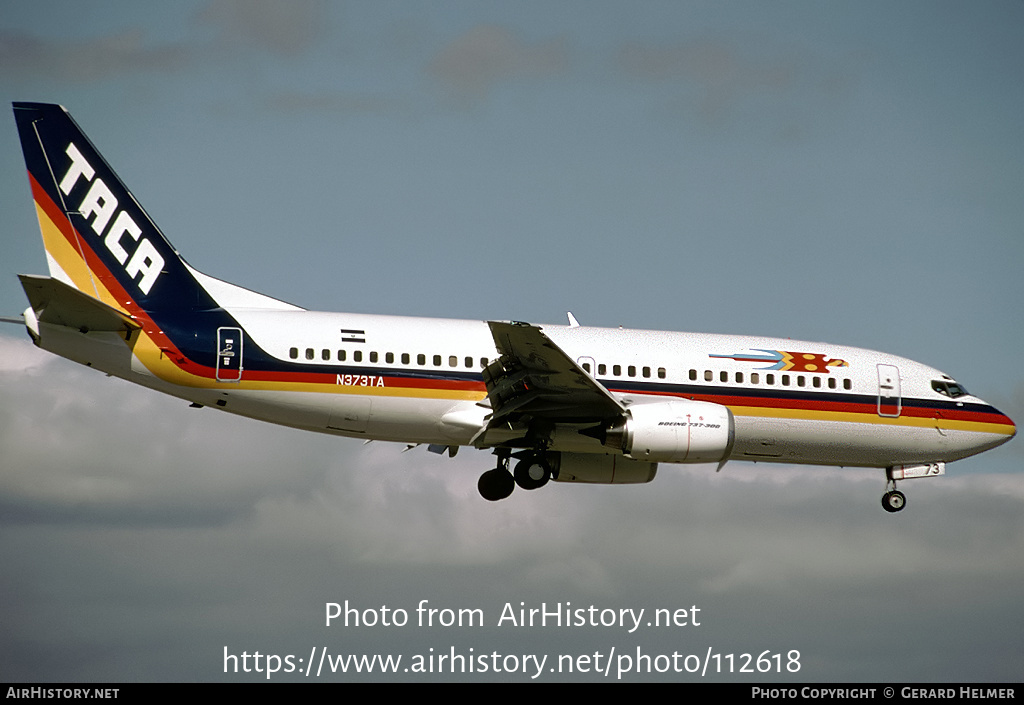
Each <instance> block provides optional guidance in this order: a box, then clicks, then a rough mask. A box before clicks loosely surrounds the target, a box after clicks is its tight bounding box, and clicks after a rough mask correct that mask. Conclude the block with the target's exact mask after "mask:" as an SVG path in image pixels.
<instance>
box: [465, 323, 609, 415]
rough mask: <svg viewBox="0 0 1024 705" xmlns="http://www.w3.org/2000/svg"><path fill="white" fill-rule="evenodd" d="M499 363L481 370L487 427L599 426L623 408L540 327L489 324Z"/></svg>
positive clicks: (496, 361)
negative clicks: (488, 415) (539, 424)
mask: <svg viewBox="0 0 1024 705" xmlns="http://www.w3.org/2000/svg"><path fill="white" fill-rule="evenodd" d="M487 325H488V326H490V328H491V335H492V336H493V337H494V343H495V345H496V346H497V348H498V352H499V353H501V357H499V358H498V359H497V360H495V361H494V362H492V363H491V364H490V365H488V366H487V367H486V368H485V369H484V373H483V376H484V383H485V384H486V386H487V397H488V400H489V401H490V404H491V410H492V411H493V414H492V416H491V419H490V422H489V424H488V426H489V427H490V428H494V427H495V426H496V425H498V424H506V423H507V424H508V425H509V426H511V427H516V426H522V425H524V424H525V425H527V426H528V425H529V424H531V423H533V422H534V421H541V422H547V423H551V424H554V423H601V422H605V421H608V420H611V419H618V418H619V417H621V416H622V415H623V414H625V413H626V409H625V407H624V406H623V405H622V404H621V402H619V401H618V400H617V399H616V398H615V397H614V396H612V394H611V393H610V392H609V391H608V390H607V389H605V388H604V387H603V386H602V385H601V384H599V383H598V382H597V380H595V379H594V378H593V377H592V376H590V374H588V373H587V371H586V370H584V369H583V368H581V367H580V366H579V365H578V364H576V362H575V361H574V360H573V359H572V358H570V357H569V356H568V355H566V354H565V352H563V351H562V349H561V348H559V347H558V346H557V345H556V344H555V343H554V342H552V340H551V339H550V338H549V337H548V336H546V335H545V334H544V331H542V330H541V328H540V326H534V325H530V324H528V323H518V322H511V323H507V322H498V321H488V322H487Z"/></svg>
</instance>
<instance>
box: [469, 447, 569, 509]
mask: <svg viewBox="0 0 1024 705" xmlns="http://www.w3.org/2000/svg"><path fill="white" fill-rule="evenodd" d="M494 453H495V455H497V456H498V467H496V468H494V469H493V470H488V471H487V472H485V473H484V474H483V475H481V476H480V480H479V481H478V482H477V483H476V487H477V489H478V490H479V491H480V496H482V497H483V498H484V499H486V500H488V501H489V502H497V501H498V500H499V499H505V498H506V497H508V496H509V495H510V494H512V490H514V489H515V486H516V485H519V486H520V487H522V488H523V489H524V490H536V489H539V488H541V487H543V486H544V485H546V484H548V480H550V479H551V465H550V464H549V463H548V460H547V457H546V456H545V454H544V451H534V450H527V451H522V452H520V453H516V454H515V457H516V458H517V459H519V462H518V463H516V469H515V472H514V473H512V472H509V469H508V466H509V461H510V459H511V458H512V457H513V456H512V453H511V451H509V450H508V449H507V448H499V449H498V450H496V451H494Z"/></svg>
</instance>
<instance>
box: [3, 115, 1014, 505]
mask: <svg viewBox="0 0 1024 705" xmlns="http://www.w3.org/2000/svg"><path fill="white" fill-rule="evenodd" d="M14 115H15V118H16V121H17V125H18V132H19V134H20V137H21V145H22V149H23V150H24V154H25V163H26V165H27V167H28V176H29V182H30V184H31V188H32V196H33V198H34V200H35V205H36V213H37V215H38V217H39V226H40V229H41V231H42V236H43V245H44V247H45V249H46V258H47V263H48V265H49V271H50V276H48V277H44V276H28V275H21V282H22V285H23V287H24V289H25V293H26V294H27V295H28V299H29V302H30V306H29V307H28V308H27V309H26V310H25V313H24V323H25V326H26V327H27V328H28V332H29V335H30V336H31V337H32V340H33V341H34V342H35V344H36V345H38V346H39V347H41V348H43V349H45V350H49V351H50V352H53V353H55V354H57V355H60V356H62V357H66V358H68V359H70V360H74V361H75V362H79V363H81V364H84V365H87V366H89V367H95V368H97V369H99V370H102V371H104V372H106V373H108V374H111V375H116V376H118V377H121V378H123V379H126V380H129V381H131V382H135V383H136V384H141V385H143V386H145V387H150V388H152V389H156V390H158V391H161V392H165V393H167V394H171V395H174V396H176V397H180V398H182V399H185V400H188V401H190V402H192V405H193V406H209V407H214V408H219V409H223V410H225V411H229V412H232V413H236V414H241V415H243V416H248V417H251V418H255V419H261V420H263V421H270V422H272V423H278V424H284V425H287V426H293V427H295V428H301V429H306V430H309V431H318V432H321V433H332V434H337V435H341V436H350V437H355V438H364V439H376V440H384V441H397V442H401V443H405V444H409V445H410V446H413V445H416V444H426V445H427V446H428V447H429V449H430V450H432V451H434V452H437V453H442V452H448V454H449V455H455V453H456V451H457V450H458V449H459V448H461V447H463V446H471V447H473V448H480V449H489V450H491V451H492V452H493V453H494V455H496V456H497V463H496V467H494V468H493V469H491V470H488V471H487V472H485V473H483V475H482V476H481V477H480V480H479V482H478V487H479V490H480V494H481V495H483V496H484V497H485V498H486V499H489V500H498V499H502V498H505V497H507V496H508V495H509V494H511V492H512V491H513V489H514V487H515V486H516V485H518V486H519V487H521V488H523V489H527V490H532V489H536V488H539V487H541V486H543V485H544V484H546V483H547V482H548V480H558V481H563V482H566V481H567V482H595V483H638V482H649V481H650V480H652V479H654V475H655V471H656V470H657V467H658V464H659V463H717V464H718V467H719V469H721V467H722V466H723V465H724V464H725V462H726V461H727V460H730V459H732V460H750V461H761V462H774V463H804V464H816V465H838V466H860V467H876V468H881V469H884V470H885V477H886V486H885V488H886V489H885V494H884V496H883V498H882V506H883V507H885V509H886V510H887V511H890V512H896V511H899V510H900V509H902V508H903V506H904V503H905V501H906V500H905V497H904V495H903V493H901V492H900V491H898V490H897V489H896V483H897V482H898V481H901V480H904V479H909V478H918V477H931V476H935V475H942V474H944V473H945V464H946V463H947V462H950V461H953V460H958V459H960V458H966V457H967V456H970V455H974V454H976V453H980V452H982V451H984V450H987V449H989V448H994V447H996V446H998V445H1000V444H1002V443H1005V442H1006V441H1008V440H1009V439H1010V438H1012V437H1013V436H1014V434H1015V433H1016V428H1015V427H1014V424H1013V422H1012V421H1011V420H1010V419H1009V418H1008V417H1007V416H1006V415H1004V414H1002V413H1001V412H999V411H998V410H997V409H995V408H993V407H992V406H990V405H989V404H986V403H985V402H984V401H982V400H981V399H978V398H977V397H975V396H973V395H971V394H970V393H968V392H967V390H966V389H964V387H963V386H962V385H960V384H959V383H957V382H956V381H955V380H953V379H952V378H951V377H949V376H947V375H945V374H943V373H942V372H940V371H938V370H936V369H932V368H931V367H927V366H925V365H922V364H920V363H917V362H913V361H911V360H907V359H904V358H900V357H894V356H892V355H886V354H884V353H879V352H873V351H870V350H862V349H858V348H851V347H843V346H838V345H830V344H826V343H811V342H801V341H795V340H789V339H776V338H755V337H746V336H731V335H702V334H694V333H669V332H659V331H646V330H623V329H621V328H620V329H605V328H590V327H586V326H581V325H579V324H578V323H577V322H576V320H575V318H573V316H572V314H569V325H567V326H554V325H545V326H539V325H532V324H529V323H521V322H515V321H513V322H503V321H461V320H446V319H432V318H404V317H397V316H374V315H367V314H357V313H322V312H315V311H307V310H305V309H302V308H299V307H298V306H293V305H291V304H287V303H284V302H282V301H278V300H276V299H273V298H270V297H269V296H264V295H262V294H257V293H255V292H252V291H250V290H248V289H244V288H242V287H239V286H235V285H233V284H229V283H227V282H224V281H221V280H219V279H214V278H213V277H210V276H207V275H205V274H202V273H200V272H198V271H196V270H195V269H193V268H192V267H191V266H189V265H188V263H186V262H185V260H184V259H182V258H181V256H180V255H179V254H178V252H177V251H176V250H175V249H174V248H173V247H172V246H171V244H170V243H169V242H168V241H167V239H166V238H165V237H164V235H163V233H161V232H160V230H159V228H157V226H156V225H155V224H154V223H153V221H152V220H151V219H150V218H149V216H148V215H147V214H146V211H145V210H143V208H142V206H141V205H139V203H138V201H136V200H135V197H134V196H133V195H132V193H131V192H130V191H129V190H128V189H127V188H126V187H125V185H124V184H123V183H122V182H121V180H120V179H119V178H118V177H117V175H116V174H115V173H114V171H113V170H112V169H111V168H110V166H109V165H108V164H107V162H106V161H105V160H104V159H103V157H102V156H100V153H99V152H98V151H97V150H96V148H95V147H93V145H92V143H91V142H90V141H89V140H88V138H86V136H85V135H84V134H83V132H82V131H81V130H80V129H79V127H78V125H77V124H76V123H75V122H74V121H73V120H72V119H71V116H70V115H69V114H68V113H67V111H66V110H64V108H62V107H61V106H59V105H47V104H40V103H15V104H14ZM513 459H515V461H516V463H515V466H514V470H511V471H510V464H511V463H512V460H513Z"/></svg>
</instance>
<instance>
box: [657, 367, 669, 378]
mask: <svg viewBox="0 0 1024 705" xmlns="http://www.w3.org/2000/svg"><path fill="white" fill-rule="evenodd" d="M667 374H668V373H667V372H666V371H665V368H664V367H659V368H658V379H665V377H666V375H667Z"/></svg>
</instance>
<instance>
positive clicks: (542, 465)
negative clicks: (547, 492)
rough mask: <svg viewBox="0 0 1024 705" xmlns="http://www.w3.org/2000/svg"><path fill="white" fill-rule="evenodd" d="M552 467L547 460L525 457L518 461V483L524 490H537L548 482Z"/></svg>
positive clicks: (516, 477) (516, 473) (516, 478)
mask: <svg viewBox="0 0 1024 705" xmlns="http://www.w3.org/2000/svg"><path fill="white" fill-rule="evenodd" d="M550 479H551V468H550V467H549V466H548V464H547V462H546V461H544V460H540V459H537V458H524V459H523V460H520V461H519V462H518V463H516V470H515V480H516V484H517V485H519V486H520V487H522V488H523V489H524V490H536V489H539V488H541V487H543V486H544V485H546V484H548V480H550Z"/></svg>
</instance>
